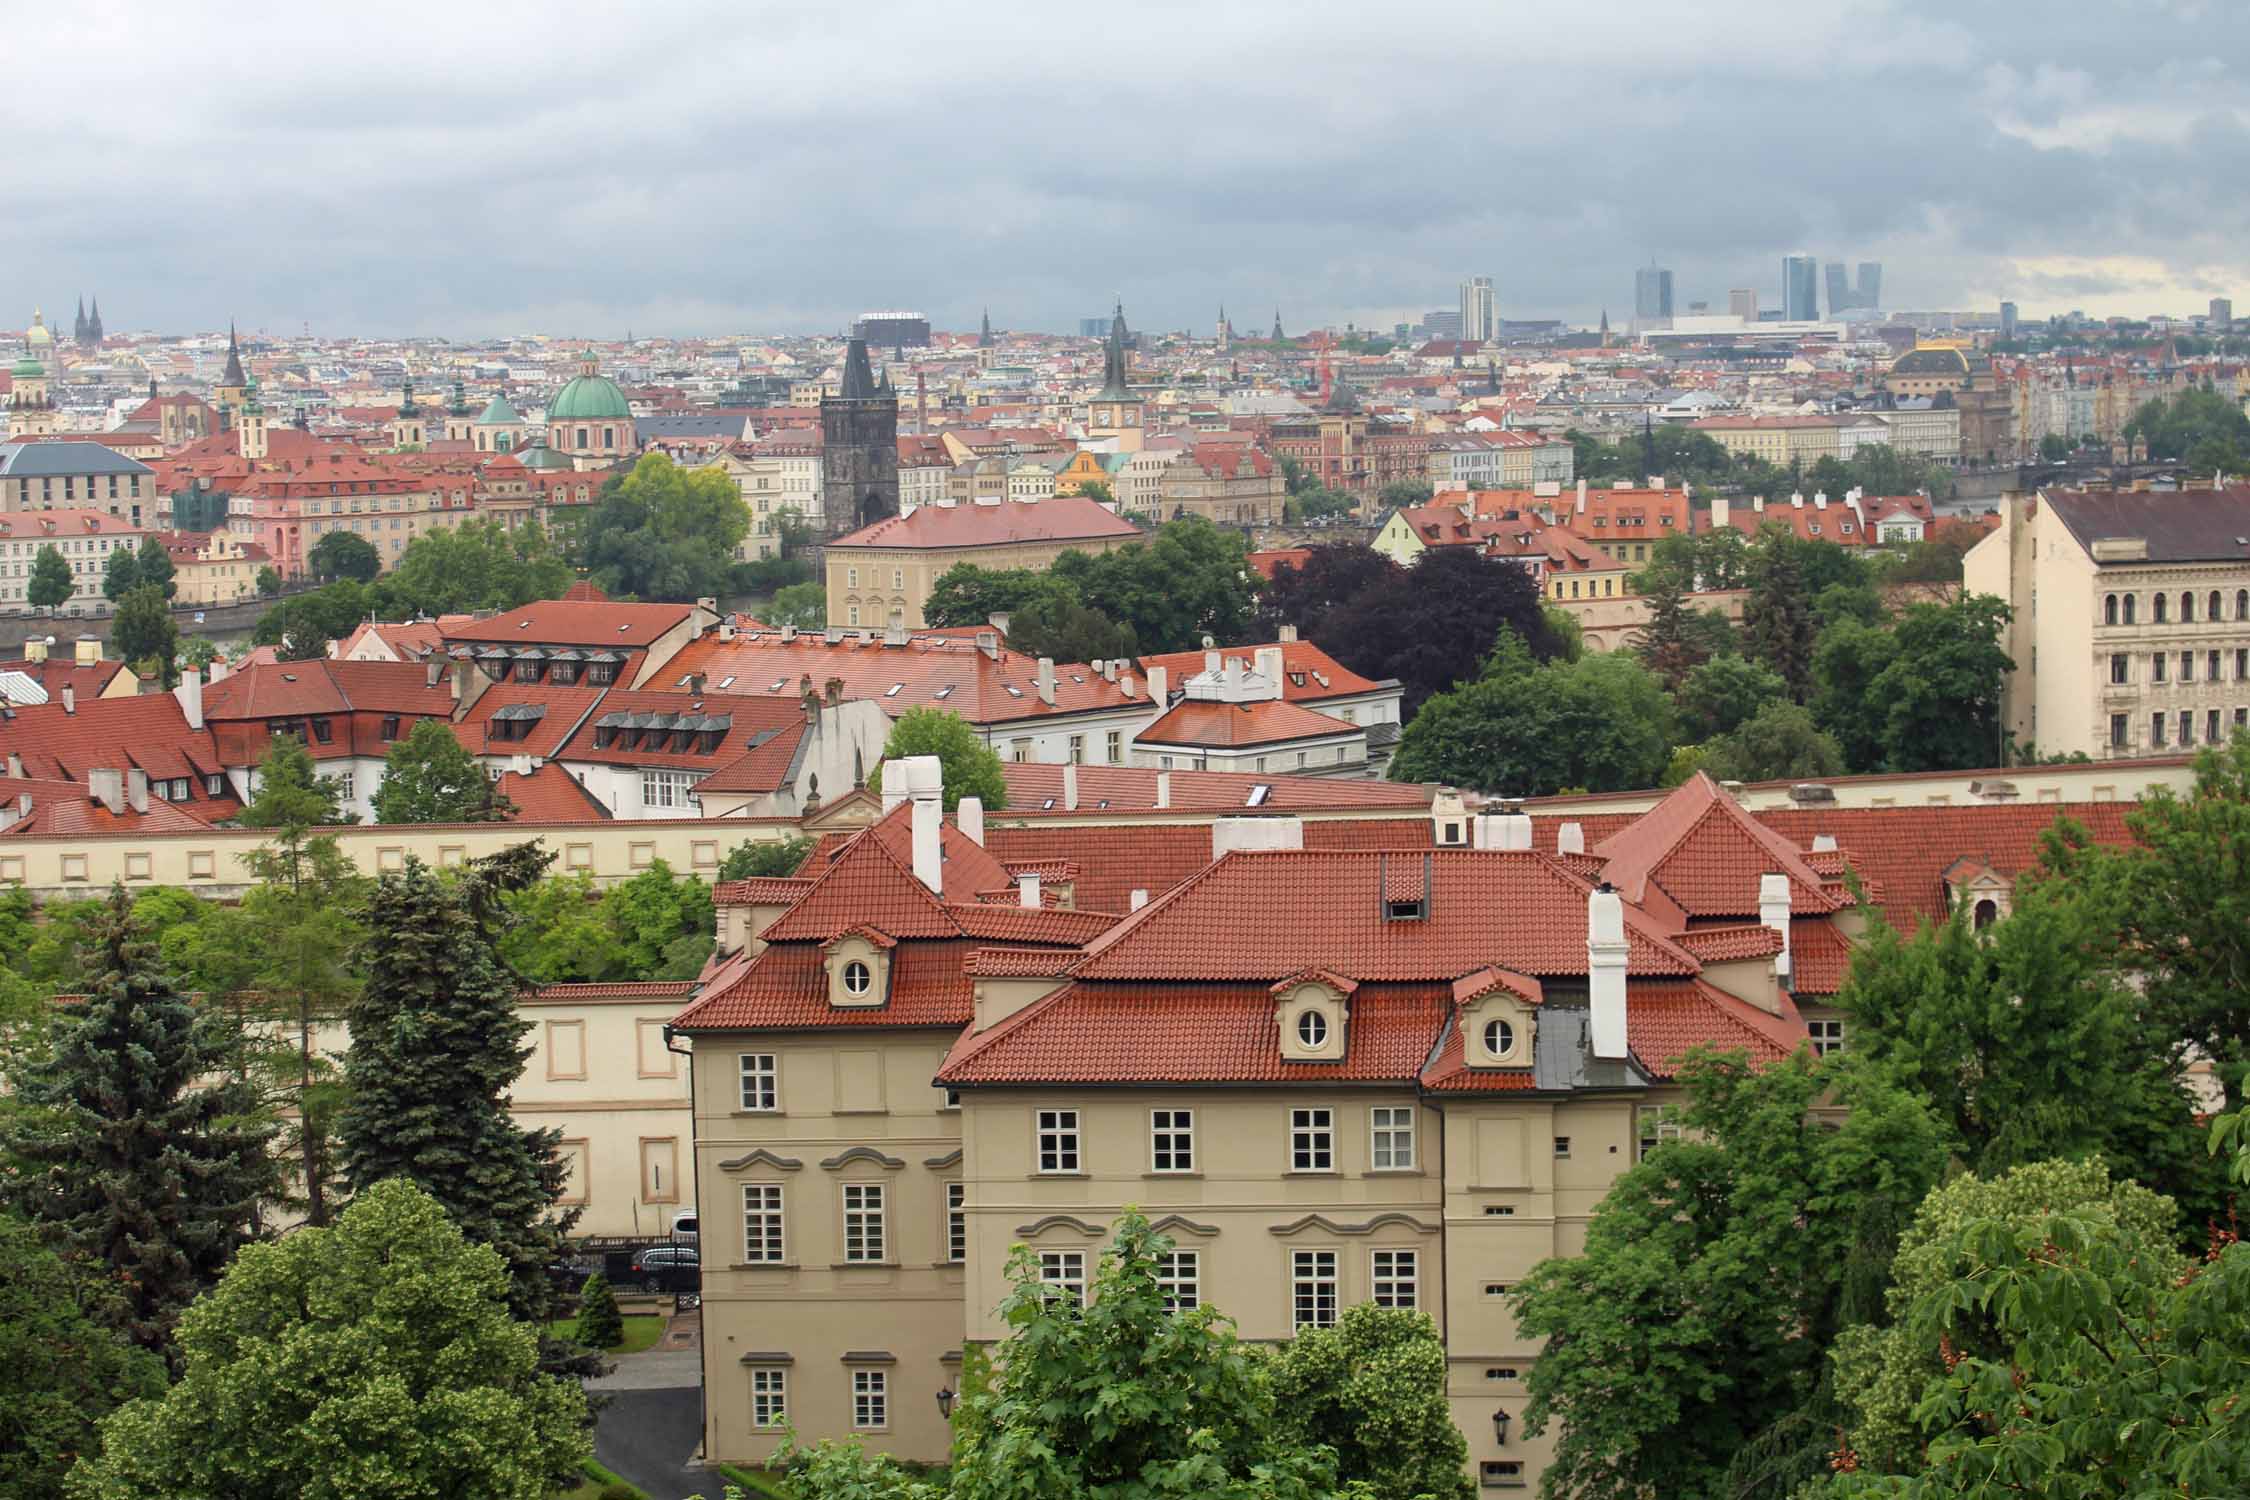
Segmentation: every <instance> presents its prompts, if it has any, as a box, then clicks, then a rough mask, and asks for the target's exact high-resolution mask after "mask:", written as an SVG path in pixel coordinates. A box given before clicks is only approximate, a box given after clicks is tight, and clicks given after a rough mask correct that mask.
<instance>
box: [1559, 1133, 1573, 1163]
mask: <svg viewBox="0 0 2250 1500" xmlns="http://www.w3.org/2000/svg"><path fill="white" fill-rule="evenodd" d="M1555 1160H1556V1161H1569V1160H1570V1137H1569V1136H1567V1135H1558V1136H1556V1137H1555Z"/></svg>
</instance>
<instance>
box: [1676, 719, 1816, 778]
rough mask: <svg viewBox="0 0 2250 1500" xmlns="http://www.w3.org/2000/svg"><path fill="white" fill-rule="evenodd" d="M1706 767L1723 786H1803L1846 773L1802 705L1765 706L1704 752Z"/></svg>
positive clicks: (1720, 737)
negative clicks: (1729, 783)
mask: <svg viewBox="0 0 2250 1500" xmlns="http://www.w3.org/2000/svg"><path fill="white" fill-rule="evenodd" d="M1703 768H1704V769H1705V770H1707V771H1709V772H1710V773H1711V774H1712V775H1713V776H1716V777H1718V778H1719V779H1720V780H1722V781H1782V780H1790V781H1804V780H1812V779H1816V778H1820V777H1826V776H1841V775H1842V774H1843V773H1844V752H1843V750H1842V749H1841V748H1839V747H1838V745H1837V744H1836V740H1835V737H1834V736H1832V735H1830V734H1827V733H1825V732H1823V731H1822V729H1821V727H1820V725H1819V724H1817V723H1815V722H1814V720H1813V716H1812V714H1811V713H1810V712H1809V711H1807V710H1806V709H1805V708H1804V707H1803V705H1801V704H1796V703H1788V702H1773V703H1768V704H1766V705H1765V706H1764V707H1763V708H1761V709H1759V710H1758V711H1757V712H1756V713H1755V714H1753V715H1751V716H1750V717H1749V718H1748V719H1746V720H1744V721H1743V722H1742V723H1741V724H1738V725H1736V726H1735V729H1734V732H1733V733H1731V734H1723V735H1720V736H1719V737H1718V738H1717V739H1715V740H1712V741H1710V742H1709V743H1708V744H1707V745H1706V746H1705V747H1704V758H1703Z"/></svg>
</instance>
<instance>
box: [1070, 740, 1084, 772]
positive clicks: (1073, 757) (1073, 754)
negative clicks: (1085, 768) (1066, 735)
mask: <svg viewBox="0 0 2250 1500" xmlns="http://www.w3.org/2000/svg"><path fill="white" fill-rule="evenodd" d="M1070 763H1071V764H1072V765H1074V766H1082V765H1084V764H1086V736H1084V735H1082V734H1074V735H1072V736H1071V737H1070Z"/></svg>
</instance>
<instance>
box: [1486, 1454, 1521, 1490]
mask: <svg viewBox="0 0 2250 1500" xmlns="http://www.w3.org/2000/svg"><path fill="white" fill-rule="evenodd" d="M1477 1477H1478V1479H1479V1480H1480V1481H1481V1482H1482V1483H1483V1485H1484V1487H1485V1488H1486V1489H1488V1490H1520V1489H1523V1488H1524V1487H1525V1485H1524V1477H1523V1465H1522V1464H1521V1463H1520V1462H1518V1461H1517V1460H1515V1459H1512V1458H1488V1459H1486V1460H1485V1461H1484V1462H1483V1463H1481V1464H1479V1465H1477Z"/></svg>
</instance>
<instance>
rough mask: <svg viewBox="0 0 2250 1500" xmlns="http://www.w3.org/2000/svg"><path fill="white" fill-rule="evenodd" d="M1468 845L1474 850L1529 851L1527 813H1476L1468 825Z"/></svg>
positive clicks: (1528, 817)
mask: <svg viewBox="0 0 2250 1500" xmlns="http://www.w3.org/2000/svg"><path fill="white" fill-rule="evenodd" d="M1469 845H1470V847H1471V848H1474V849H1529V848H1530V847H1531V815H1530V814H1529V813H1520V812H1519V813H1478V814H1477V815H1476V817H1475V819H1473V820H1472V821H1471V822H1470V824H1469Z"/></svg>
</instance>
